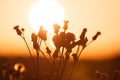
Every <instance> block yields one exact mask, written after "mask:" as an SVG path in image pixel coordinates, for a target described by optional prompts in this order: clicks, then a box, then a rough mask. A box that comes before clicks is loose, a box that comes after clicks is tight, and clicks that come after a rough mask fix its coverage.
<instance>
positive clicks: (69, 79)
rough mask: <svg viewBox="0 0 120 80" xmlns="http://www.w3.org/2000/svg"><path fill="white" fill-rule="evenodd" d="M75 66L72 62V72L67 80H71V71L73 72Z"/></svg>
mask: <svg viewBox="0 0 120 80" xmlns="http://www.w3.org/2000/svg"><path fill="white" fill-rule="evenodd" d="M75 65H76V62H74V64H73V66H72V71H71V73H70V75H69V77H68V80H71V77H72V74H73V71H74V68H75Z"/></svg>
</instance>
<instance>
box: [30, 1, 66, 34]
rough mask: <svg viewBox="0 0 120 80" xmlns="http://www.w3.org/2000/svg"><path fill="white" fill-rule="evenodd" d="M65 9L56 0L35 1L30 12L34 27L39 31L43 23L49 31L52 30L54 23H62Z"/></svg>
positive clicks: (31, 22)
mask: <svg viewBox="0 0 120 80" xmlns="http://www.w3.org/2000/svg"><path fill="white" fill-rule="evenodd" d="M63 20H64V11H63V9H62V7H61V6H60V5H59V4H58V3H57V2H56V1H54V0H39V1H38V2H36V3H34V4H33V5H32V7H31V9H30V12H29V22H30V24H31V26H32V28H33V29H34V30H35V31H37V32H38V30H39V27H40V26H41V25H42V26H43V27H44V28H45V29H46V30H47V31H48V32H51V31H52V29H53V28H52V25H53V24H54V23H57V24H62V22H63Z"/></svg>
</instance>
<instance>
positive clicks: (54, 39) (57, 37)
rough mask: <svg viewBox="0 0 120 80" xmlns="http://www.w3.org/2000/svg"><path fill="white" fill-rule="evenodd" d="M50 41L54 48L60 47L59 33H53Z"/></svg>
mask: <svg viewBox="0 0 120 80" xmlns="http://www.w3.org/2000/svg"><path fill="white" fill-rule="evenodd" d="M52 41H53V43H54V45H55V47H56V48H60V46H61V44H60V39H59V35H54V36H53V38H52Z"/></svg>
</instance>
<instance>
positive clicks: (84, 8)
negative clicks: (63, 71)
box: [0, 0, 120, 59]
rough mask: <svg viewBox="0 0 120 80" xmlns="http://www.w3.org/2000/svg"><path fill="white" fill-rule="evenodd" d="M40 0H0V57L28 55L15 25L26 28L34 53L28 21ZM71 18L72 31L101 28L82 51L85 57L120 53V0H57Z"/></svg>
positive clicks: (108, 55)
mask: <svg viewBox="0 0 120 80" xmlns="http://www.w3.org/2000/svg"><path fill="white" fill-rule="evenodd" d="M36 1H37V0H1V1H0V56H4V55H9V54H10V55H23V54H22V53H23V52H25V53H27V55H29V54H28V51H27V48H26V46H25V44H24V41H23V40H22V39H21V38H20V37H18V35H17V34H16V32H15V31H14V30H13V27H14V26H15V25H17V24H18V25H20V26H21V27H24V28H25V30H26V31H25V36H27V37H26V39H27V41H28V43H29V45H30V48H31V50H32V52H34V50H33V48H32V42H31V33H32V32H33V30H32V29H31V27H30V24H29V20H28V12H29V10H30V7H31V6H32V4H33V3H34V2H36ZM57 1H58V3H59V4H61V6H62V8H63V9H64V12H65V19H67V20H69V22H70V23H69V31H72V32H73V33H75V34H77V35H78V36H79V34H80V33H81V31H82V29H83V28H84V27H86V28H87V29H88V32H87V34H86V35H87V36H88V39H89V40H90V39H91V37H92V36H93V35H94V34H95V33H96V32H97V31H101V32H102V35H101V36H99V38H98V39H97V40H96V41H95V42H93V43H92V44H91V45H90V46H89V47H87V48H86V50H85V51H84V52H83V54H82V56H81V57H84V58H91V59H93V58H94V59H97V58H107V57H108V58H109V57H114V56H118V55H119V56H120V0H57Z"/></svg>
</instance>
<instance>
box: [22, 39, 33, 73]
mask: <svg viewBox="0 0 120 80" xmlns="http://www.w3.org/2000/svg"><path fill="white" fill-rule="evenodd" d="M22 38H23V40H24V42H25V44H26V46H27V49H28V51H29V54H30V58H31V61H32V65H33V68H34V72H35V63H34V60H33V57H32V53H31V51H30V48H29V46H28V43H27V41H26V39H25V37H22Z"/></svg>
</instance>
